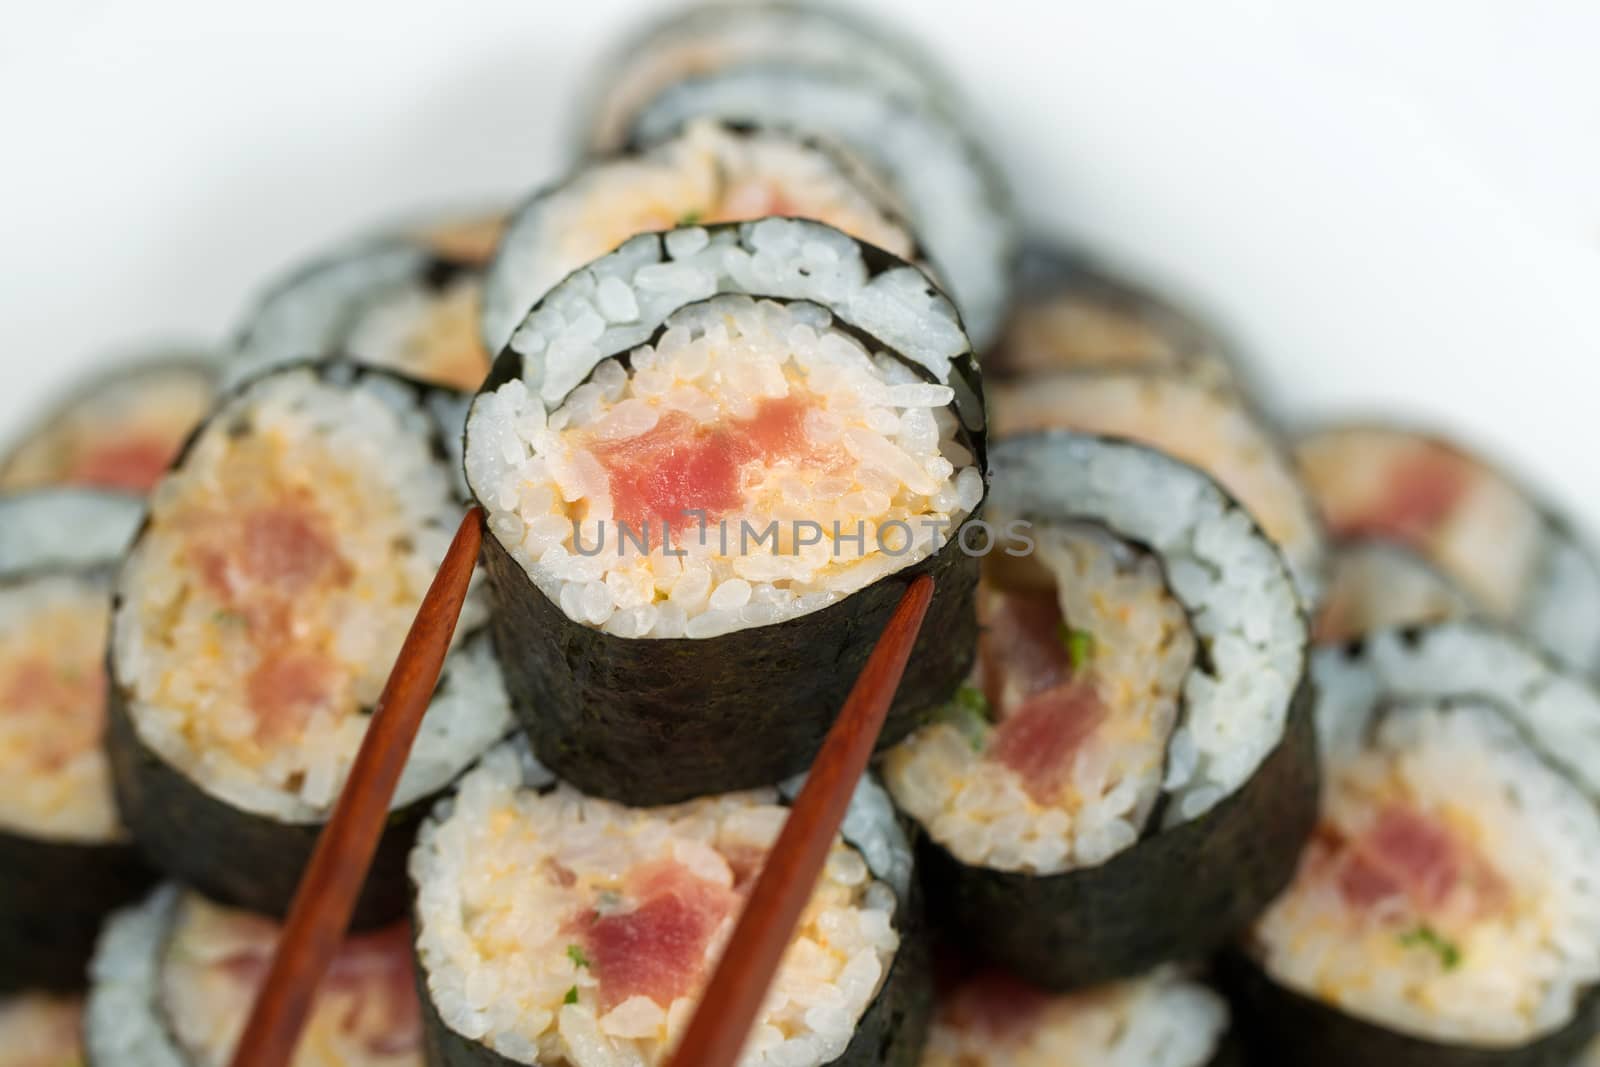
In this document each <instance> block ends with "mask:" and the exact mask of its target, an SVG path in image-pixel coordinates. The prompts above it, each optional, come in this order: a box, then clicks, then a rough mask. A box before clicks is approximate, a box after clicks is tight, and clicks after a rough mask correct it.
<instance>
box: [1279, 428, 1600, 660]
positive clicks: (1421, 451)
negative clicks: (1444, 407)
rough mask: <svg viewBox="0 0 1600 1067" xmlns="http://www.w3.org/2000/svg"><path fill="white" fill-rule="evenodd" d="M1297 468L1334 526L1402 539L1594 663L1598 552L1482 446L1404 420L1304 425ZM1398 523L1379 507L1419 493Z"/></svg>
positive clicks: (1559, 646) (1556, 646) (1541, 637)
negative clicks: (1317, 427)
mask: <svg viewBox="0 0 1600 1067" xmlns="http://www.w3.org/2000/svg"><path fill="white" fill-rule="evenodd" d="M1298 455H1299V460H1300V467H1301V471H1302V472H1303V474H1304V477H1305V480H1306V483H1307V485H1308V486H1309V487H1310V489H1311V492H1312V494H1313V496H1314V497H1315V498H1316V501H1317V504H1318V505H1319V507H1320V508H1321V509H1322V512H1323V514H1324V517H1325V518H1326V520H1327V522H1328V525H1329V527H1330V529H1332V530H1333V532H1334V533H1335V534H1340V533H1341V532H1346V531H1351V530H1363V529H1366V528H1367V527H1371V526H1372V525H1373V524H1374V523H1378V524H1379V526H1378V528H1377V529H1375V530H1368V531H1367V533H1368V536H1389V537H1393V538H1395V539H1397V540H1401V541H1402V542H1404V543H1406V544H1408V545H1410V547H1412V548H1413V549H1414V550H1416V551H1418V552H1420V553H1422V554H1423V555H1424V556H1426V557H1427V558H1428V560H1429V561H1430V562H1432V563H1433V564H1434V565H1435V566H1437V567H1439V568H1440V569H1441V570H1442V571H1444V572H1445V573H1446V574H1448V575H1449V576H1450V577H1451V578H1453V579H1454V580H1455V581H1456V582H1457V583H1459V584H1460V585H1461V586H1462V588H1464V589H1465V590H1466V591H1467V592H1468V593H1470V594H1471V595H1472V596H1473V597H1474V598H1475V599H1476V600H1477V601H1478V602H1479V603H1481V604H1482V605H1483V606H1484V608H1485V609H1486V610H1487V611H1489V612H1491V613H1493V614H1494V615H1495V616H1496V617H1497V618H1500V619H1502V620H1505V621H1507V622H1510V623H1512V624H1514V625H1516V626H1518V627H1520V628H1521V629H1522V630H1523V631H1524V632H1525V633H1527V634H1528V635H1529V636H1530V637H1531V638H1533V639H1534V640H1535V641H1537V642H1539V644H1541V645H1543V646H1544V647H1545V648H1547V649H1549V650H1550V651H1551V652H1552V653H1554V654H1555V655H1556V656H1557V657H1558V658H1559V659H1561V660H1562V662H1564V663H1566V664H1567V665H1569V666H1571V667H1573V668H1575V669H1578V670H1582V671H1587V672H1589V673H1595V672H1596V671H1600V556H1597V555H1596V553H1595V552H1594V551H1593V550H1592V548H1591V547H1590V546H1589V545H1587V544H1585V543H1584V542H1583V540H1582V538H1581V537H1579V536H1578V535H1576V534H1575V533H1574V532H1573V531H1572V530H1571V529H1569V528H1568V527H1567V526H1566V525H1565V524H1564V523H1562V522H1561V521H1560V520H1558V519H1556V518H1553V517H1552V516H1551V515H1550V514H1549V513H1548V512H1547V511H1546V510H1545V508H1544V507H1543V505H1542V504H1541V503H1540V502H1539V501H1538V500H1537V499H1536V498H1535V497H1534V496H1533V495H1532V494H1530V493H1529V492H1528V491H1527V490H1525V489H1523V488H1522V487H1521V486H1519V485H1517V484H1516V483H1515V482H1514V481H1512V480H1511V479H1510V478H1508V477H1507V476H1506V475H1504V474H1502V473H1501V472H1499V471H1497V470H1495V469H1494V468H1493V467H1491V466H1490V465H1489V464H1487V463H1485V462H1484V461H1483V460H1482V459H1480V458H1479V457H1477V456H1475V455H1472V454H1471V453H1469V452H1467V451H1465V450H1463V449H1461V448H1459V447H1457V446H1456V445H1454V444H1452V443H1450V442H1447V441H1444V440H1442V439H1439V438H1435V437H1431V436H1429V435H1427V434H1424V433H1420V432H1417V431H1412V430H1404V429H1395V428H1387V427H1380V426H1364V425H1351V426H1342V427H1334V428H1331V429H1326V430H1321V431H1318V432H1315V433H1311V434H1307V435H1306V436H1304V437H1302V438H1301V440H1300V443H1299V446H1298ZM1430 488H1431V489H1432V492H1433V493H1434V494H1437V495H1438V496H1439V500H1438V501H1437V502H1434V503H1433V506H1432V508H1431V510H1430V511H1423V512H1419V513H1418V514H1417V515H1415V516H1414V517H1413V518H1412V519H1411V520H1410V521H1409V522H1407V523H1406V524H1405V525H1406V527H1407V528H1406V529H1388V528H1386V527H1385V525H1384V523H1385V520H1388V525H1391V526H1392V525H1393V519H1392V517H1390V516H1388V515H1387V514H1386V509H1387V508H1388V507H1390V506H1393V505H1395V504H1396V503H1398V504H1400V505H1401V506H1405V505H1406V504H1410V505H1411V506H1413V507H1416V506H1418V505H1417V500H1418V498H1419V494H1420V495H1421V496H1422V498H1423V500H1424V506H1426V504H1427V500H1426V497H1427V494H1428V490H1429V489H1430Z"/></svg>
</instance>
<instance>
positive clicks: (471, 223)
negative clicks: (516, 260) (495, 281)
mask: <svg viewBox="0 0 1600 1067" xmlns="http://www.w3.org/2000/svg"><path fill="white" fill-rule="evenodd" d="M510 223H511V216H510V215H509V214H507V213H506V211H505V210H504V209H503V208H494V209H489V208H478V209H476V210H472V211H452V212H433V213H431V214H430V215H428V216H427V217H426V218H422V219H419V220H415V221H413V222H412V223H411V225H410V226H408V227H406V228H405V230H404V232H406V233H408V234H410V235H412V236H413V237H415V238H416V239H418V240H420V241H421V242H422V243H423V244H424V245H426V246H427V247H428V248H429V249H430V250H431V251H432V252H433V254H434V255H436V256H438V257H439V258H440V259H442V260H445V261H447V262H450V263H462V264H465V265H467V266H472V267H487V266H488V265H489V261H490V260H491V259H493V258H494V253H495V250H496V249H498V248H499V247H500V240H501V238H503V237H504V236H505V233H506V227H507V226H508V225H510Z"/></svg>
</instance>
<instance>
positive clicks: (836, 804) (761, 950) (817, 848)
mask: <svg viewBox="0 0 1600 1067" xmlns="http://www.w3.org/2000/svg"><path fill="white" fill-rule="evenodd" d="M932 599H933V579H932V578H929V577H927V576H926V575H924V576H923V577H921V578H918V579H917V580H916V581H915V582H913V583H911V588H909V589H907V590H906V593H905V596H903V597H902V598H901V600H900V604H899V606H898V607H896V608H895V611H894V615H893V616H892V617H891V618H890V619H889V625H888V626H887V627H885V629H884V631H883V636H881V637H880V638H879V639H878V644H877V647H876V648H874V649H873V651H872V656H871V658H869V659H868V660H867V665H866V667H865V668H863V669H862V671H861V676H860V677H859V678H857V679H856V684H855V687H854V688H853V689H851V690H850V696H849V698H848V699H847V700H846V701H845V704H844V710H842V711H841V712H840V713H839V718H838V719H837V720H836V721H835V722H834V724H833V729H831V730H829V731H828V736H827V739H826V740H825V741H824V742H823V744H822V751H821V752H819V753H818V754H817V759H816V762H815V763H813V764H812V766H811V773H810V774H809V775H808V776H807V777H806V783H805V786H804V787H803V788H802V789H801V790H800V795H799V796H798V797H796V798H795V801H794V804H793V806H792V807H791V808H790V810H789V818H788V819H787V820H786V821H785V822H784V824H783V832H782V833H781V834H780V835H779V836H778V840H777V843H776V844H774V845H773V846H772V851H770V852H769V853H768V854H767V860H766V863H765V864H764V865H763V867H762V869H761V875H760V877H759V878H757V880H756V884H755V887H754V888H753V889H752V890H751V891H750V899H749V900H748V901H747V902H746V904H745V906H744V911H743V913H741V914H740V916H739V922H738V925H736V926H735V927H734V929H733V937H732V938H731V939H730V940H729V941H728V947H727V949H726V950H724V952H723V954H722V960H721V961H720V962H719V963H718V964H717V968H716V970H715V971H714V972H713V973H712V976H711V981H710V983H709V984H708V985H707V986H706V991H705V995H704V996H703V997H702V998H701V1000H700V1006H699V1007H698V1008H697V1009H696V1010H695V1013H694V1018H693V1019H691V1020H690V1022H689V1028H688V1030H687V1031H685V1032H684V1035H683V1040H682V1042H680V1043H679V1045H678V1048H677V1051H676V1052H674V1053H673V1056H672V1059H671V1060H670V1061H669V1067H733V1064H734V1063H735V1062H737V1060H738V1058H739V1053H740V1052H741V1051H742V1050H743V1048H744V1044H745V1041H746V1040H748V1039H749V1036H750V1028H751V1027H752V1026H753V1025H754V1024H755V1018H756V1012H757V1011H758V1010H759V1009H760V1007H761V1003H762V1001H764V1000H765V999H766V996H767V989H768V988H769V987H770V986H771V985H772V980H773V978H774V977H775V976H776V974H777V972H778V964H779V963H780V962H781V961H782V959H783V953H784V950H785V949H787V948H788V947H789V940H790V938H791V937H792V936H793V934H794V928H795V925H796V924H797V923H798V922H799V921H800V914H801V912H803V911H804V910H805V906H806V902H807V901H809V900H810V899H811V894H812V892H813V890H815V888H816V885H817V879H818V878H819V877H820V876H821V874H822V865H823V863H824V862H825V861H826V860H827V858H828V851H829V849H830V848H831V847H832V845H833V838H834V835H835V834H837V833H838V832H839V824H840V823H842V822H843V821H844V815H845V810H846V809H847V808H848V807H849V806H850V798H851V796H852V795H853V794H854V793H855V789H856V785H857V784H858V783H859V782H860V781H861V775H862V773H863V772H864V771H865V770H866V769H867V761H868V760H869V759H870V758H871V757H872V750H873V748H874V747H876V745H877V743H878V735H879V734H880V733H882V732H883V720H884V717H885V716H886V715H887V714H888V711H889V704H890V702H891V701H892V700H893V699H894V692H895V690H896V689H897V688H899V685H900V678H901V676H902V675H903V674H904V673H905V669H906V661H907V660H908V659H909V658H910V657H911V646H912V645H913V644H914V643H915V642H916V638H917V632H918V631H919V630H920V629H921V628H922V619H923V616H925V615H926V614H927V612H928V603H929V602H930V601H931V600H932Z"/></svg>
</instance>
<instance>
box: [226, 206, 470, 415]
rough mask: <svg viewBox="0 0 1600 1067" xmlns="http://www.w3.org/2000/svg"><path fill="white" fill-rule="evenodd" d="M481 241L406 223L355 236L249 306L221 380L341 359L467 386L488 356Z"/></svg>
mask: <svg viewBox="0 0 1600 1067" xmlns="http://www.w3.org/2000/svg"><path fill="white" fill-rule="evenodd" d="M482 240H483V239H482V238H481V237H477V238H468V239H466V240H463V241H456V240H452V239H451V238H450V235H449V233H448V231H446V233H445V235H444V238H443V239H441V238H440V236H439V235H438V234H437V233H430V232H428V231H426V230H416V231H406V232H401V233H398V234H394V235H389V236H383V237H378V238H371V239H366V240H361V241H357V242H355V243H353V244H351V245H350V246H348V247H346V248H344V249H341V250H339V251H337V252H334V253H332V254H331V255H328V256H326V257H325V258H322V259H319V260H317V261H316V262H313V263H311V264H310V265H308V266H305V267H302V268H301V269H299V270H297V271H295V272H294V273H292V274H290V275H289V276H288V277H286V278H284V279H282V280H280V281H278V282H276V283H275V284H274V285H272V286H271V287H270V288H269V289H268V290H267V292H266V293H265V294H264V295H263V296H262V297H261V298H260V299H259V300H258V302H257V303H256V305H255V307H254V308H253V309H251V311H250V313H249V315H248V316H247V319H246V321H245V324H244V326H243V327H242V328H241V330H240V333H239V337H238V340H237V342H236V345H235V347H236V352H235V353H234V355H233V358H232V359H231V360H229V361H228V363H227V364H226V375H227V381H228V382H229V383H230V384H235V385H236V384H238V383H240V382H243V381H245V380H246V379H248V378H250V377H252V376H254V375H257V374H260V373H261V372H262V371H264V370H268V369H270V368H272V367H276V366H281V365H283V364H286V363H294V362H300V361H303V360H310V359H332V358H350V359H354V360H356V361H357V362H360V363H363V364H366V365H368V366H375V367H384V368H387V369H389V370H393V371H397V372H400V373H403V374H406V375H408V376H410V377H413V378H417V379H419V380H421V381H426V382H429V383H432V384H436V385H445V386H450V387H452V388H456V389H469V390H470V389H476V388H477V387H478V386H479V385H480V384H481V383H482V382H483V377H484V375H485V374H486V373H488V370H489V362H490V356H489V352H488V350H486V349H485V348H484V347H483V342H482V340H481V339H480V338H479V331H478V321H479V318H480V316H481V314H482V306H483V269H484V260H483V259H482V258H481V257H482V255H483V249H482V247H481V243H482ZM458 244H460V245H462V247H457V246H458Z"/></svg>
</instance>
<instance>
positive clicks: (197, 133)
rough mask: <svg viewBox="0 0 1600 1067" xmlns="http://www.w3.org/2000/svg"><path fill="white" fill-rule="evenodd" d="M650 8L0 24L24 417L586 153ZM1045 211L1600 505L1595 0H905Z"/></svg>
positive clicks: (1235, 324) (0, 280) (1271, 350)
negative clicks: (277, 286)
mask: <svg viewBox="0 0 1600 1067" xmlns="http://www.w3.org/2000/svg"><path fill="white" fill-rule="evenodd" d="M655 6H656V5H654V4H651V3H646V2H639V0H560V2H552V0H488V2H467V3H458V4H447V3H440V2H439V0H431V2H428V0H363V2H349V0H273V2H271V3H263V4H249V5H244V4H225V3H216V2H214V0H145V2H142V3H137V4H127V3H112V2H110V0H51V2H49V3H34V4H28V5H26V6H25V7H20V6H19V7H18V8H16V9H14V10H10V11H8V12H7V16H8V17H7V19H6V29H5V31H4V37H3V38H0V130H3V131H4V135H3V140H0V143H3V144H4V150H3V152H0V194H3V195H0V213H3V219H4V224H3V227H0V284H3V287H4V288H3V291H4V297H3V304H0V435H3V434H9V433H10V432H13V431H14V430H15V429H16V428H17V426H18V424H19V421H20V420H21V419H23V418H24V417H25V416H26V415H27V413H28V412H29V411H30V410H32V406H33V405H36V404H37V403H38V402H39V401H40V399H41V398H42V397H44V396H46V395H48V394H49V393H50V391H51V390H53V389H55V388H57V387H58V386H59V385H60V384H61V383H62V382H64V381H66V380H67V379H69V378H70V377H71V376H72V375H73V374H74V373H78V372H80V371H81V370H82V369H83V368H85V367H87V366H90V365H91V364H92V362H93V361H94V360H96V359H99V358H102V355H103V353H104V352H105V351H106V350H107V349H114V348H116V347H118V346H126V345H128V344H129V343H137V342H139V341H142V340H147V339H150V338H157V337H192V338H196V339H201V340H208V339H216V338H220V337H221V336H223V335H224V333H225V332H226V331H227V330H228V329H229V327H230V326H231V325H232V324H233V323H234V322H235V321H236V320H237V316H238V314H239V312H240V310H241V307H242V305H243V304H244V303H245V301H246V300H247V299H248V297H249V296H250V294H251V293H252V292H253V291H254V290H255V288H256V287H257V286H258V285H259V284H260V282H261V281H262V280H263V279H264V278H266V277H268V276H270V275H271V274H273V273H275V272H277V271H280V270H282V269H283V268H285V267H287V266H291V265H292V264H294V263H295V262H296V261H297V260H298V259H300V258H302V257H303V256H305V255H306V254H308V253H311V252H314V251H315V250H316V249H317V248H318V247H319V246H321V245H324V244H326V243H328V242H329V241H330V240H332V239H335V238H338V237H341V236H345V235H348V234H351V233H353V232H358V231H361V230H363V229H366V228H368V227H369V226H371V225H372V224H373V223H375V222H379V221H381V220H383V219H385V218H388V217H393V216H397V215H399V216H404V215H407V214H414V213H416V212H417V211H418V210H421V209H426V208H428V207H430V206H449V205H452V204H466V205H470V204H472V203H474V202H477V201H486V200H493V199H495V198H501V197H508V196H511V195H513V194H516V193H519V192H521V191H524V190H526V189H528V188H530V187H532V186H534V185H536V184H538V183H540V182H542V181H544V180H546V179H548V178H549V177H551V176H552V175H554V174H556V173H558V172H559V171H560V170H562V169H563V166H564V161H565V155H566V153H565V149H566V148H567V146H568V145H569V144H570V135H571V105H572V103H573V101H574V99H575V96H576V93H577V90H578V88H579V86H580V85H581V84H583V78H584V76H585V75H586V74H588V73H589V72H590V67H591V64H592V62H593V61H594V60H595V58H596V56H597V53H598V52H599V51H600V50H601V49H603V48H604V47H605V45H606V44H607V43H608V42H609V41H611V40H613V39H614V38H615V36H616V35H617V33H618V32H619V31H620V30H622V29H623V28H624V27H625V26H626V25H627V24H628V23H629V22H630V21H632V20H636V19H638V18H639V17H641V16H642V15H643V14H644V13H646V12H647V11H648V10H650V9H652V8H654V7H655ZM866 6H870V7H871V8H873V9H874V10H875V11H876V12H877V13H878V14H879V15H881V16H883V17H885V18H888V19H891V20H893V21H894V22H896V23H897V24H899V25H902V26H904V27H905V30H906V32H907V33H909V34H911V35H912V36H914V37H916V38H917V39H919V40H921V41H923V42H925V43H926V44H928V45H929V46H931V47H932V49H933V50H934V51H935V52H936V53H937V54H938V55H939V56H940V57H941V58H942V59H943V61H944V62H945V63H946V64H947V65H948V66H949V67H951V68H952V69H953V70H954V72H955V74H956V75H957V77H958V78H960V79H961V80H962V81H963V82H964V83H965V84H966V87H967V89H968V92H969V94H970V96H971V97H972V98H973V100H974V101H975V104H976V110H977V111H978V113H979V114H980V115H982V116H983V117H984V118H985V120H986V121H987V122H988V123H989V130H988V133H989V137H990V141H991V142H992V144H993V146H994V147H995V149H996V150H997V152H998V154H999V156H1000V158H1001V159H1002V160H1003V162H1004V163H1005V164H1007V166H1008V167H1009V169H1010V171H1011V173H1012V175H1013V180H1014V183H1015V186H1016V188H1017V191H1018V193H1019V197H1020V200H1021V203H1022V205H1023V208H1024V210H1025V212H1026V213H1027V215H1028V216H1029V217H1030V218H1031V219H1033V220H1036V221H1037V222H1039V223H1041V224H1045V225H1047V226H1048V227H1049V228H1052V229H1054V230H1056V231H1058V232H1060V233H1063V234H1066V235H1070V236H1074V237H1077V238H1080V239H1082V240H1085V241H1088V242H1091V243H1092V244H1093V245H1095V246H1096V247H1098V248H1100V249H1101V250H1102V251H1103V252H1105V253H1107V254H1110V255H1112V256H1114V257H1116V258H1118V259H1120V260H1122V261H1124V262H1125V263H1127V264H1130V265H1132V266H1134V267H1135V268H1137V269H1138V270H1140V271H1142V272H1144V273H1145V274H1146V276H1148V277H1149V278H1150V279H1151V280H1153V281H1155V282H1157V283H1159V284H1161V285H1164V286H1166V287H1168V288H1169V289H1170V290H1171V291H1172V292H1173V293H1174V294H1176V295H1179V296H1181V297H1183V298H1186V299H1188V300H1190V301H1191V302H1193V303H1195V304H1196V305H1198V306H1199V307H1201V308H1202V309H1204V310H1205V311H1207V312H1208V313H1209V314H1210V315H1211V316H1212V317H1213V318H1214V319H1215V320H1216V321H1217V322H1219V323H1220V324H1221V325H1222V326H1223V327H1224V328H1225V329H1226V330H1227V331H1228V332H1229V333H1230V334H1231V335H1232V336H1233V337H1234V338H1235V339H1236V340H1237V341H1238V342H1239V343H1240V344H1241V346H1242V347H1243V348H1244V350H1245V351H1246V352H1247V353H1248V355H1249V356H1250V358H1251V360H1252V361H1253V362H1254V363H1255V365H1256V369H1257V371H1258V373H1259V376H1260V378H1261V380H1262V381H1263V383H1264V384H1265V386H1266V387H1267V390H1268V395H1269V397H1270V399H1271V400H1273V401H1274V402H1275V403H1276V404H1278V405H1280V410H1282V411H1283V412H1284V413H1285V415H1286V416H1288V417H1292V418H1311V417H1321V416H1325V415H1335V414H1340V413H1380V414H1405V415H1414V416H1416V417H1419V418H1421V419H1424V420H1426V421H1428V422H1430V423H1434V424H1439V425H1443V426H1445V427H1448V428H1451V429H1454V430H1456V431H1458V432H1460V433H1462V434H1464V435H1465V436H1466V437H1467V438H1468V439H1469V440H1470V441H1472V442H1473V443H1476V444H1478V445H1480V446H1482V447H1483V448H1485V449H1486V450H1488V451H1490V452H1491V453H1493V454H1495V455H1498V456H1501V457H1503V458H1504V459H1505V460H1506V461H1507V462H1508V463H1510V464H1511V465H1512V466H1513V467H1516V468H1518V469H1521V470H1522V471H1524V472H1525V473H1528V474H1530V475H1531V476H1532V478H1533V480H1534V481H1535V482H1537V483H1538V484H1540V485H1541V486H1542V487H1544V488H1546V489H1547V490H1549V491H1550V492H1551V493H1552V494H1554V495H1555V496H1556V498H1557V499H1558V500H1560V501H1561V503H1562V504H1563V505H1564V506H1566V507H1568V508H1571V509H1573V510H1575V511H1578V512H1579V513H1580V514H1582V515H1584V516H1585V517H1586V518H1587V519H1588V521H1589V523H1590V524H1591V526H1592V527H1595V528H1600V492H1597V490H1600V474H1597V473H1596V472H1597V469H1600V458H1597V457H1596V456H1595V455H1594V445H1595V443H1596V441H1597V439H1600V437H1597V434H1596V433H1595V432H1594V430H1593V425H1594V423H1595V422H1596V409H1597V398H1596V393H1597V392H1600V389H1597V387H1600V370H1597V367H1600V58H1597V56H1600V52H1597V46H1600V4H1591V3H1585V2H1583V0H1573V2H1571V3H1567V4H1561V3H1519V2H1513V0H1504V2H1501V3H1494V4H1489V3H1466V2H1460V0H1434V2H1421V0H1412V2H1408V3H1405V4H1394V3H1380V2H1371V0H1369V2H1355V3H1351V2H1337V3H1336V2H1326V3H1296V4H1288V3H1284V4H1272V3H1267V2H1264V0H1261V2H1253V3H1252V2H1246V0H1208V2H1206V3H1203V4H1197V3H1186V2H1181V0H1172V2H1168V3H1150V2H1139V0H1131V2H1130V0H1117V2H1106V0H1093V2H1081V3H1044V2H1039V3H1023V2H1021V0H963V2H960V3H953V2H950V3H938V2H930V0H892V2H879V3H873V4H869V5H866Z"/></svg>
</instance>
